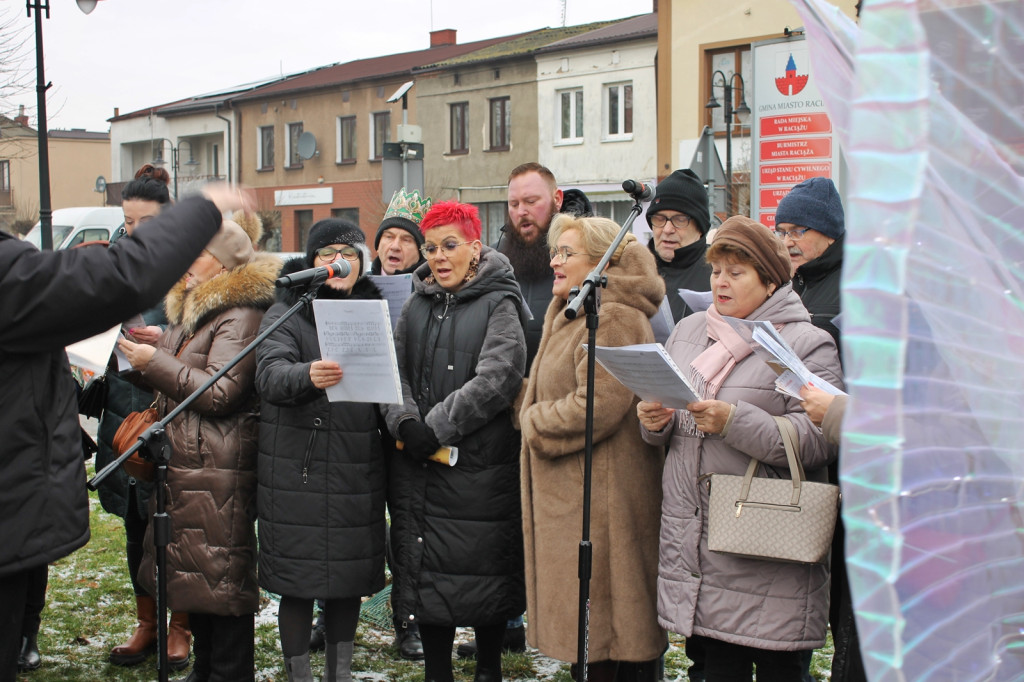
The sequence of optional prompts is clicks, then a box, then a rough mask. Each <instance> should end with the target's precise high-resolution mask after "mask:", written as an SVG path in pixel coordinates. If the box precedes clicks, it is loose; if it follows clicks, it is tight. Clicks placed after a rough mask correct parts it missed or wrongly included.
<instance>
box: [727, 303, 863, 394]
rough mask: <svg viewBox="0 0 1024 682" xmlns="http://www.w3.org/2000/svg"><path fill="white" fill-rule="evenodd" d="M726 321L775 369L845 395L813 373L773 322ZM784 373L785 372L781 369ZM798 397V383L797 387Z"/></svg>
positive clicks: (801, 381)
mask: <svg viewBox="0 0 1024 682" xmlns="http://www.w3.org/2000/svg"><path fill="white" fill-rule="evenodd" d="M725 321H726V322H728V323H729V325H730V326H731V327H732V328H733V329H735V330H736V333H737V334H739V335H740V336H742V337H743V338H744V339H745V340H746V341H747V343H749V344H750V347H751V349H753V351H754V353H755V354H756V355H757V356H758V357H759V358H761V359H762V360H764V361H765V362H766V363H768V364H769V365H770V366H771V367H772V369H773V370H775V372H776V373H779V372H780V370H788V371H790V372H792V373H793V374H794V375H796V377H797V379H798V380H799V381H800V385H801V386H802V385H804V384H813V385H814V386H816V387H818V388H820V389H821V390H823V391H825V392H826V393H831V394H832V395H846V394H845V393H843V391H841V390H839V389H838V388H836V387H835V386H833V385H832V384H830V383H829V382H827V381H825V380H824V379H822V378H821V377H819V376H817V375H816V374H814V373H812V372H811V371H810V370H809V369H807V366H806V365H805V364H804V363H803V361H802V360H801V359H800V357H799V356H798V355H797V354H796V351H794V350H793V349H792V348H790V346H789V344H788V343H786V340H785V339H783V338H782V336H780V335H779V332H777V331H776V330H775V326H774V325H772V323H771V322H769V321H767V320H741V319H739V318H736V317H726V318H725ZM783 373H784V372H783ZM797 397H799V387H798V388H797Z"/></svg>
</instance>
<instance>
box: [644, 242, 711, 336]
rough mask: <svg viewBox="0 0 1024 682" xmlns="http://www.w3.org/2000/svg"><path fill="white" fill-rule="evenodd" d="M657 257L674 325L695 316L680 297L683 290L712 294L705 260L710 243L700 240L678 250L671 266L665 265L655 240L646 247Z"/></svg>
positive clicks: (669, 264)
mask: <svg viewBox="0 0 1024 682" xmlns="http://www.w3.org/2000/svg"><path fill="white" fill-rule="evenodd" d="M647 248H648V249H650V251H651V253H653V254H654V262H655V263H657V264H658V274H659V275H661V278H662V279H663V280H665V295H666V296H668V304H669V306H671V308H672V321H673V322H679V320H681V319H683V318H684V317H686V316H687V315H690V314H691V313H693V310H691V309H690V306H688V305H686V302H685V301H684V300H683V299H682V297H681V296H680V295H679V290H680V289H692V290H693V291H711V264H710V263H708V262H707V261H705V260H704V256H705V255H706V254H707V252H708V243H707V241H706V240H705V239H704V237H701V238H700V239H698V240H697V241H695V242H694V243H692V244H688V245H686V246H684V247H682V248H679V249H676V251H675V257H674V258H673V259H672V261H671V262H669V261H664V260H662V259H661V256H659V255H658V252H657V251H656V250H655V249H654V239H653V238H652V239H651V241H650V242H648V244H647Z"/></svg>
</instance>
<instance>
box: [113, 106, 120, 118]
mask: <svg viewBox="0 0 1024 682" xmlns="http://www.w3.org/2000/svg"><path fill="white" fill-rule="evenodd" d="M120 115H121V107H114V118H117V117H118V116H120Z"/></svg>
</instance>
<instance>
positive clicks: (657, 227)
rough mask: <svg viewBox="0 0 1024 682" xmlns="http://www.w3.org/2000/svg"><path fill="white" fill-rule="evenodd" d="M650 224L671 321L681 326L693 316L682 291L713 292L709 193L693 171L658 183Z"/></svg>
mask: <svg viewBox="0 0 1024 682" xmlns="http://www.w3.org/2000/svg"><path fill="white" fill-rule="evenodd" d="M647 224H648V225H650V226H651V231H652V232H653V233H654V238H653V239H651V241H650V242H649V243H648V245H647V247H648V248H649V249H650V250H651V253H653V254H654V260H655V262H656V263H657V264H658V274H659V275H661V277H662V279H664V280H665V291H666V293H667V295H668V302H669V305H670V306H671V308H672V321H673V322H679V320H681V319H683V318H684V317H686V316H687V315H689V314H690V313H692V312H693V310H691V309H690V307H689V306H688V305H686V302H685V301H683V299H682V298H681V297H680V296H679V293H678V292H679V289H692V290H693V291H711V266H710V265H709V264H708V263H707V262H706V261H705V260H704V254H705V253H706V252H707V250H708V244H707V240H705V238H704V237H705V235H707V233H708V229H709V228H710V227H711V212H710V210H709V208H708V191H707V190H706V189H705V188H704V184H703V183H702V182H701V181H700V180H699V179H698V178H697V175H696V174H695V173H694V172H693V171H692V170H690V169H689V168H684V169H681V170H677V171H675V172H674V173H672V174H671V175H669V176H668V177H667V178H665V179H664V180H662V181H661V182H659V183H658V188H657V191H656V192H655V194H654V200H653V201H651V203H650V205H649V206H648V207H647Z"/></svg>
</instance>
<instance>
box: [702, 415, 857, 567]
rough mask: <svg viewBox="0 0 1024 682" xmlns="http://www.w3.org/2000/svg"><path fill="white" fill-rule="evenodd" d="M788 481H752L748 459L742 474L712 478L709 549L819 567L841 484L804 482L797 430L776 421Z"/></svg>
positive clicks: (829, 537) (753, 461)
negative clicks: (788, 474)
mask: <svg viewBox="0 0 1024 682" xmlns="http://www.w3.org/2000/svg"><path fill="white" fill-rule="evenodd" d="M775 422H776V423H777V424H778V426H779V430H780V431H781V432H782V442H783V443H784V444H785V446H786V459H787V460H788V461H789V471H790V475H791V476H792V480H789V479H785V478H755V477H754V472H755V471H756V470H757V465H758V460H756V459H754V458H751V459H750V464H749V466H747V472H746V474H745V475H743V476H731V475H728V474H712V475H711V476H710V479H711V481H710V503H709V506H708V549H710V550H711V551H712V552H723V553H726V554H737V555H739V556H745V557H750V558H753V559H767V560H770V561H791V562H796V563H803V564H817V563H821V562H823V561H824V560H825V557H827V556H828V555H829V548H830V547H831V545H832V533H833V532H834V531H835V527H836V516H837V515H838V513H839V499H840V495H839V486H837V485H832V484H830V483H815V482H813V481H808V480H807V476H806V475H805V474H804V467H803V464H802V463H801V462H800V458H799V457H798V456H797V453H798V451H799V439H798V437H797V434H796V429H795V428H794V427H793V424H792V422H790V421H789V420H788V419H786V418H785V417H775Z"/></svg>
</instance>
